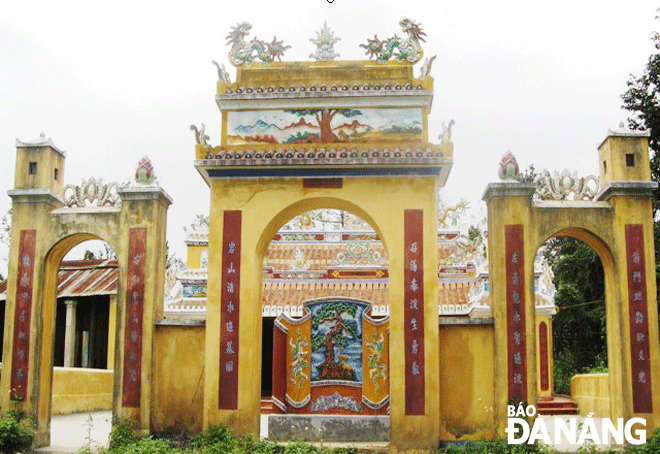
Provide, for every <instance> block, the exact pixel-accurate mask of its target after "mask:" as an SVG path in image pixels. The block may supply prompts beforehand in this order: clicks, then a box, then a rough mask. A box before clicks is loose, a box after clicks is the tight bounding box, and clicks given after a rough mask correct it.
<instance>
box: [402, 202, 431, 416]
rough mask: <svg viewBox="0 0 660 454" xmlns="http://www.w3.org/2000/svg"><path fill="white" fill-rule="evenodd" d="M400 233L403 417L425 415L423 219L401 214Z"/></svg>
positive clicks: (417, 214) (414, 212) (407, 212)
mask: <svg viewBox="0 0 660 454" xmlns="http://www.w3.org/2000/svg"><path fill="white" fill-rule="evenodd" d="M403 231H404V248H405V249H404V253H403V260H404V268H403V285H404V289H405V290H404V310H403V317H404V324H405V325H404V326H405V327H404V343H405V348H406V351H405V362H406V415H423V414H425V410H426V409H425V402H424V397H425V388H424V386H425V382H424V242H423V237H424V215H423V211H422V210H405V211H404V214H403Z"/></svg>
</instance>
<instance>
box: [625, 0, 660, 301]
mask: <svg viewBox="0 0 660 454" xmlns="http://www.w3.org/2000/svg"><path fill="white" fill-rule="evenodd" d="M658 13H659V14H660V9H659V10H658ZM656 19H660V15H656ZM652 41H653V44H654V45H655V48H656V50H659V49H660V33H658V32H655V33H654V35H653V37H652ZM627 85H628V90H627V91H626V92H625V93H624V94H623V95H621V98H622V99H623V108H624V109H626V110H628V111H629V112H630V117H629V118H628V126H629V127H630V128H631V129H646V130H648V131H649V133H650V137H649V147H650V149H651V152H652V153H651V178H652V179H653V181H656V182H657V181H660V154H659V153H658V152H659V151H660V53H654V54H652V55H651V56H650V57H649V59H648V61H647V63H646V67H645V68H644V72H643V74H642V75H641V76H635V75H631V76H630V79H628V82H627ZM653 219H654V220H655V221H654V226H653V231H654V242H655V263H656V266H655V269H656V273H655V276H656V278H655V279H656V284H657V285H656V287H657V289H658V291H659V292H660V266H659V264H660V189H656V190H655V191H654V193H653ZM658 295H659V296H660V293H658ZM658 299H659V300H660V298H658Z"/></svg>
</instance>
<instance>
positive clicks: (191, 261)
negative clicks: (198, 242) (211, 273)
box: [187, 245, 208, 268]
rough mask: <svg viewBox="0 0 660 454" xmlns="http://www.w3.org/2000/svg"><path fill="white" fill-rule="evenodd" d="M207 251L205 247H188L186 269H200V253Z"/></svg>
mask: <svg viewBox="0 0 660 454" xmlns="http://www.w3.org/2000/svg"><path fill="white" fill-rule="evenodd" d="M206 250H208V247H207V246H192V245H191V246H188V263H187V266H188V268H200V265H201V263H202V252H204V251H206Z"/></svg>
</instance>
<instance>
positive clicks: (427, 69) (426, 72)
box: [419, 55, 437, 79]
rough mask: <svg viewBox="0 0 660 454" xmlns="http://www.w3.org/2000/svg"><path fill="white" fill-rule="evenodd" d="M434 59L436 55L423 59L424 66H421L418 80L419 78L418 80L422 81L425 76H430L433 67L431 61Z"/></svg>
mask: <svg viewBox="0 0 660 454" xmlns="http://www.w3.org/2000/svg"><path fill="white" fill-rule="evenodd" d="M435 57H437V55H434V56H433V57H431V58H428V57H426V58H425V59H424V64H423V65H422V69H421V71H420V72H421V74H420V75H419V78H420V79H423V78H425V77H426V76H430V75H431V66H433V60H435Z"/></svg>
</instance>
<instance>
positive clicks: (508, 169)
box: [497, 150, 520, 182]
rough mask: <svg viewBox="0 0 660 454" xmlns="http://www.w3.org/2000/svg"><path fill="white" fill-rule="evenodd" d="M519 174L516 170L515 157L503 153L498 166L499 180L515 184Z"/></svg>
mask: <svg viewBox="0 0 660 454" xmlns="http://www.w3.org/2000/svg"><path fill="white" fill-rule="evenodd" d="M519 173H520V169H519V168H518V161H517V160H516V157H515V156H514V155H513V153H511V152H510V151H508V150H507V152H506V153H504V156H502V160H501V161H500V166H499V169H498V172H497V174H498V176H499V177H500V180H502V181H515V182H517V181H518V174H519Z"/></svg>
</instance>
